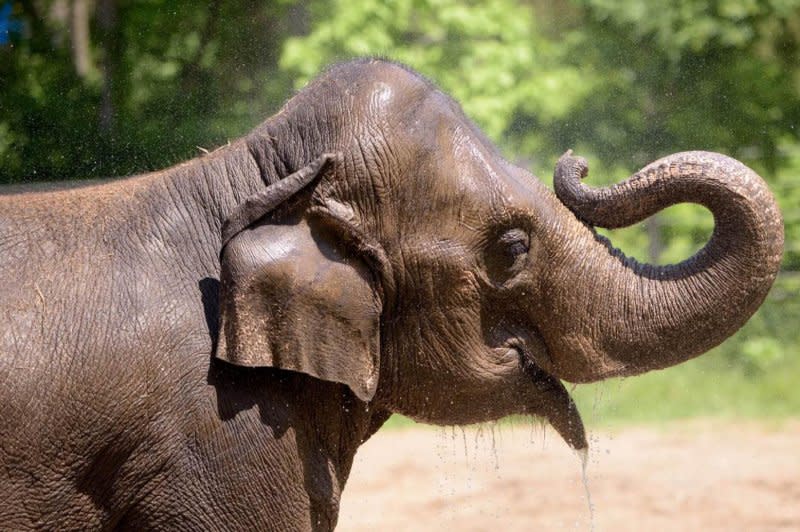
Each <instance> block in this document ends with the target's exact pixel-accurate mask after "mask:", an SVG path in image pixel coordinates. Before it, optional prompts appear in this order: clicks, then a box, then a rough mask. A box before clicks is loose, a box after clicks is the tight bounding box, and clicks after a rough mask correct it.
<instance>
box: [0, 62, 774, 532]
mask: <svg viewBox="0 0 800 532" xmlns="http://www.w3.org/2000/svg"><path fill="white" fill-rule="evenodd" d="M676 160H677V161H678V162H674V161H676ZM698 160H699V161H700V162H699V163H697V161H698ZM687 161H688V162H687ZM695 163H697V164H695ZM582 164H583V163H582V162H581V161H579V160H577V159H574V158H570V156H567V157H566V158H562V160H561V162H560V163H559V168H558V169H557V175H556V177H557V187H556V189H557V192H558V193H559V197H561V198H562V201H564V202H565V203H562V201H559V199H558V198H556V197H555V196H554V195H553V194H552V193H551V192H549V191H548V190H547V189H546V188H545V187H543V186H542V185H541V184H540V183H539V182H538V181H536V180H535V179H534V178H533V177H532V176H530V174H528V173H527V172H525V171H524V170H521V169H518V168H516V167H513V166H512V165H510V164H509V163H507V162H506V161H504V160H502V158H501V157H500V156H499V154H498V153H497V151H496V150H495V149H494V148H493V147H492V146H491V144H490V143H489V142H488V141H487V140H486V139H485V138H484V137H483V136H482V134H481V133H480V131H478V130H477V128H475V126H474V125H472V124H471V123H470V122H469V121H468V120H467V119H466V118H465V117H464V116H463V113H461V111H460V109H459V108H458V106H457V104H455V103H454V102H453V101H452V100H450V99H449V98H447V97H446V96H445V95H443V94H442V93H441V92H439V91H438V90H436V89H435V87H433V86H432V85H431V84H430V83H429V82H427V81H426V80H424V79H423V78H421V77H420V76H418V75H417V74H415V73H413V72H411V71H409V70H408V69H406V68H404V67H401V66H398V65H395V64H392V63H388V62H384V61H373V60H367V61H357V62H353V63H349V64H346V65H341V66H339V67H336V68H334V69H332V70H331V71H329V72H328V73H326V74H324V75H323V76H321V77H320V78H319V79H318V80H317V81H315V82H314V83H312V84H311V85H310V86H309V87H308V88H306V89H304V90H303V91H301V92H300V93H299V94H298V95H297V96H296V97H295V98H293V99H292V100H291V101H290V102H289V103H287V105H286V106H285V107H284V109H283V110H282V111H281V112H280V113H278V114H277V115H276V116H274V117H272V118H271V119H269V120H268V121H267V122H265V123H264V124H262V126H260V127H259V128H256V129H255V130H254V131H253V132H252V133H251V134H249V135H248V136H246V137H244V138H243V139H240V140H238V141H236V142H233V143H231V144H229V145H228V146H225V147H222V148H220V149H219V150H216V151H214V152H212V153H211V154H209V155H207V156H204V157H201V158H198V159H195V160H192V161H189V162H187V163H184V164H181V165H178V166H176V167H173V168H170V169H167V170H163V171H161V172H156V173H152V174H146V175H142V176H136V177H133V178H128V179H124V180H117V181H112V182H110V183H106V184H101V185H95V186H87V187H80V188H75V189H70V190H63V191H57V192H45V193H26V194H12V195H5V196H0V279H2V284H0V313H2V315H3V319H4V327H3V329H2V332H1V333H0V334H1V335H2V336H0V383H2V386H1V387H0V419H1V420H2V421H3V422H2V424H0V463H2V465H3V468H2V470H0V487H1V488H2V492H3V493H4V497H3V500H2V501H0V523H3V527H7V528H10V529H15V530H24V529H33V528H43V529H56V528H57V529H60V530H67V529H87V528H95V529H111V528H119V529H177V530H201V529H202V530H211V529H231V530H234V529H235V530H241V529H269V530H312V529H313V530H328V529H332V528H333V527H334V526H335V524H336V518H337V513H338V501H339V495H340V493H341V490H342V488H343V487H344V484H345V482H346V480H347V476H348V473H349V470H350V467H351V464H352V460H353V457H354V455H355V452H356V450H357V448H358V446H359V445H360V444H361V443H362V442H363V441H365V440H366V439H367V438H369V437H370V435H371V434H373V433H374V432H375V431H376V430H378V428H380V426H381V425H382V424H383V422H384V421H385V420H386V419H387V418H388V416H389V415H390V414H391V413H393V412H397V413H402V414H405V415H409V416H411V417H414V418H415V419H418V420H421V421H425V422H430V423H437V424H460V423H472V422H479V421H484V420H489V419H497V418H499V417H502V416H505V415H509V414H526V415H538V416H542V417H544V418H546V419H547V420H548V421H549V422H550V423H551V424H552V425H553V426H554V428H555V429H556V430H557V431H558V432H559V433H560V434H561V435H562V436H563V437H564V439H565V440H566V441H567V443H568V444H570V445H571V446H572V447H574V448H583V447H585V446H586V440H585V435H584V432H583V426H582V423H581V420H580V416H579V415H578V413H577V409H576V408H575V405H574V403H573V402H572V400H571V399H570V397H569V395H568V393H567V391H566V389H565V388H564V386H563V385H562V384H561V382H560V380H559V377H563V378H567V379H568V380H572V381H575V382H584V381H590V380H596V379H599V378H603V377H607V376H610V375H626V374H631V375H632V374H636V373H641V372H643V371H647V370H649V369H655V368H659V367H664V366H666V365H671V364H675V363H678V362H680V361H681V360H684V359H686V358H689V357H691V356H695V355H697V354H699V353H700V352H702V351H703V350H706V349H708V348H709V347H711V346H712V345H715V344H716V343H719V342H721V341H722V340H723V339H724V338H725V337H726V336H727V335H729V334H731V333H732V332H733V330H735V329H736V328H738V326H740V325H741V324H742V323H744V321H745V320H746V319H747V318H748V317H749V315H750V314H751V313H752V312H753V311H754V310H755V309H756V308H757V306H758V305H759V304H760V303H761V301H762V300H763V297H764V296H765V294H766V291H767V290H768V289H769V286H770V285H771V283H772V280H773V279H774V277H775V274H776V272H777V268H778V263H779V260H780V254H781V249H782V226H781V222H780V215H779V213H778V212H777V208H776V207H775V203H774V199H773V198H772V197H771V195H770V194H769V192H768V191H767V190H766V188H765V187H764V186H763V183H762V182H761V181H760V179H759V178H758V177H757V176H755V174H752V172H750V171H749V170H748V169H746V168H745V167H744V166H743V165H740V164H739V163H736V162H735V161H732V160H731V159H727V158H723V157H722V156H717V155H713V154H712V155H708V154H706V155H702V154H701V155H692V154H690V155H686V156H684V159H680V158H679V159H669V160H666V162H665V163H663V164H661V166H656V167H654V169H651V170H649V171H648V172H649V173H648V172H645V173H644V174H642V176H643V177H641V178H637V177H636V176H634V178H633V181H634V185H633V189H634V192H635V193H638V192H637V191H639V192H641V191H642V190H644V188H643V187H649V188H647V190H650V189H652V190H653V191H654V192H653V193H654V194H655V197H657V198H660V199H658V201H654V202H653V204H652V205H651V204H649V203H648V202H647V200H642V201H644V205H645V206H644V207H643V208H641V209H638V210H637V209H633V211H635V212H633V213H630V212H629V213H628V217H627V218H626V219H624V220H623V222H624V223H623V224H625V223H633V222H632V221H631V220H634V219H638V218H641V217H642V216H646V215H649V214H652V212H654V211H656V210H658V209H660V208H663V207H664V206H666V205H668V204H671V203H670V202H672V203H674V202H676V201H699V202H701V203H703V204H705V205H707V206H708V207H709V208H710V209H711V210H712V212H714V213H715V216H716V217H717V225H718V230H717V231H716V232H715V238H716V240H713V239H712V243H713V245H712V244H709V246H708V247H707V251H706V252H705V253H706V255H702V253H701V256H700V257H699V258H694V259H692V260H693V261H694V262H692V261H691V260H690V261H687V263H686V264H684V265H679V267H678V268H677V269H668V268H666V269H661V270H659V269H657V268H655V267H650V269H646V268H645V267H644V266H642V265H635V264H631V263H630V261H628V260H627V259H625V258H624V257H622V256H621V255H620V254H619V253H617V252H616V251H615V250H613V248H611V247H610V246H608V244H607V242H604V241H603V240H602V239H600V237H598V236H597V235H596V234H595V233H594V231H593V230H592V227H591V226H590V225H589V224H588V223H587V222H585V221H583V220H588V219H589V218H591V217H595V218H600V219H599V220H595V219H594V218H593V219H592V221H591V223H592V224H597V225H602V215H601V214H602V213H601V214H598V211H597V209H596V208H595V206H594V204H592V203H591V201H595V200H596V198H594V199H592V198H589V199H586V197H587V196H586V194H587V193H586V191H585V190H583V189H580V187H576V186H574V180H575V179H577V178H579V177H582V176H583V175H585V173H586V172H585V168H583V167H582V166H581V165H582ZM692 165H694V166H692ZM704 165H705V166H704ZM687 168H688V170H687ZM722 171H729V172H728V173H730V174H731V175H733V176H734V177H735V178H736V179H738V180H739V181H736V180H734V181H733V182H732V183H733V184H730V183H728V182H725V183H723V184H722V185H719V186H717V188H714V187H713V186H712V187H711V188H710V189H708V190H710V191H708V190H706V188H704V187H706V184H707V182H708V181H709V179H706V178H705V177H704V176H706V175H707V174H708V175H711V176H712V178H713V179H711V181H713V182H716V181H714V180H718V175H717V174H719V173H720V172H722ZM692 172H694V173H692ZM690 174H691V176H695V177H692V178H691V179H694V181H692V180H691V179H690V180H689V181H690V182H689V186H688V187H684V188H685V189H686V190H688V192H686V193H685V194H684V193H681V194H677V195H675V194H673V195H670V192H669V191H670V190H672V189H674V188H676V187H677V188H680V187H681V185H680V184H678V185H674V186H673V183H675V182H676V180H677V181H680V178H681V176H683V175H690ZM698 176H699V177H698ZM559 179H560V180H561V181H560V184H559V181H558V180H559ZM648 179H649V180H650V181H652V182H653V183H654V184H647V183H649V181H647V180H648ZM687 179H688V178H687ZM569 180H573V181H569ZM565 183H566V185H565ZM637 183H639V185H637ZM642 183H645V184H644V185H642ZM665 183H666V184H665ZM698 183H700V184H698ZM740 184H743V185H741V186H740ZM745 185H746V186H745ZM581 186H582V185H581ZM637 187H638V188H637ZM670 187H672V188H670ZM717 189H720V190H722V192H721V193H717V192H716V190H717ZM565 190H566V192H565ZM680 190H684V189H682V188H680ZM730 190H732V191H733V193H732V194H730V195H729V196H730V197H728V196H726V195H725V194H728V191H730ZM665 191H666V192H665ZM693 194H694V195H693ZM720 194H722V195H721V196H720ZM620 195H621V196H626V195H630V193H629V192H626V191H623V192H621V193H617V195H616V196H613V195H612V196H613V197H612V200H613V198H616V197H617V196H620ZM662 196H663V197H662ZM667 196H668V197H667ZM644 197H645V198H647V197H649V196H647V195H646V194H645V196H644ZM720 198H722V199H720ZM601 199H602V198H601ZM623 199H624V198H623ZM590 200H591V201H590ZM597 201H599V200H597ZM730 205H733V206H734V207H736V206H744V207H742V208H739V209H737V208H728V206H730ZM745 207H747V208H745ZM625 212H628V211H625ZM720 213H721V214H720ZM637 217H638V218H637ZM623 218H624V216H623ZM720 228H721V229H720ZM731 228H733V229H731ZM714 242H715V243H714ZM715 246H716V247H715ZM576 254H577V255H578V256H579V258H578V259H575V255H576ZM696 266H697V268H701V269H702V271H701V272H700V273H698V272H697V271H695V269H696V268H695V267H696ZM642 268H644V269H645V270H644V271H643V270H642ZM717 270H719V272H718V271H717ZM614 272H617V273H614ZM625 272H629V273H625ZM612 274H613V275H619V276H620V277H621V278H622V277H624V276H625V275H628V277H624V278H625V279H626V280H625V282H624V284H623V285H620V286H619V287H617V288H612V285H611V282H612V279H611V278H610V276H611V275H612ZM595 277H596V278H599V279H600V280H601V282H600V286H599V287H597V286H595V285H592V286H590V285H589V284H588V283H589V282H590V281H591V279H593V278H595ZM645 281H646V282H648V283H649V284H648V285H646V288H644V289H642V288H639V287H638V285H636V284H635V283H639V282H645ZM559 283H560V284H559ZM659 283H661V284H659ZM669 283H672V284H675V285H678V286H677V289H678V290H683V291H684V293H686V294H688V295H687V296H686V302H684V300H682V299H680V298H678V296H677V295H674V296H667V295H664V294H662V293H661V292H658V291H656V290H655V288H652V286H655V285H658V286H665V285H666V284H669ZM702 283H705V284H702ZM565 286H566V287H567V288H565ZM643 286H645V285H643ZM626 287H627V288H626ZM623 288H625V289H623ZM717 288H719V289H722V290H723V292H722V296H720V297H717V298H716V299H715V298H714V297H713V295H714V290H715V289H717ZM595 293H596V294H600V296H599V299H597V300H595V299H592V294H595ZM637 293H644V294H645V295H646V294H648V293H652V297H653V298H655V300H656V303H657V304H645V303H646V300H645V302H642V301H639V300H636V299H632V298H634V296H635V294H637ZM704 298H705V299H704ZM672 299H676V300H679V301H678V302H677V303H674V305H673V306H674V309H673V307H670V306H669V304H670V302H671V300H672ZM617 300H618V301H617ZM615 302H617V303H619V304H620V305H622V307H620V308H623V309H624V312H623V311H622V310H620V308H617V307H614V306H613V304H614V303H615ZM728 304H730V307H731V308H728V306H727V305H728ZM720 305H722V306H720ZM584 307H585V308H587V309H589V310H590V313H589V314H585V315H584V314H580V311H581V309H582V308H584ZM659 307H661V308H660V309H659ZM720 308H725V309H726V310H725V311H724V312H723V313H722V314H720V312H719V309H720ZM659 312H666V313H667V315H666V317H659V316H661V314H659ZM692 313H694V314H692ZM684 315H685V316H686V319H687V320H690V321H691V323H693V324H694V325H691V326H690V327H689V328H688V329H687V328H686V327H687V325H686V324H685V323H684V322H682V321H681V317H682V316H684ZM720 315H721V316H722V319H723V325H724V327H721V330H720V331H718V332H714V334H709V333H708V330H710V329H713V328H720V318H718V316H720ZM715 316H717V317H716V318H715ZM631 321H632V322H635V323H634V325H633V326H632V328H631V329H630V330H627V331H628V332H626V333H625V334H622V335H619V334H618V335H616V336H609V334H612V332H611V331H616V330H617V329H618V328H619V327H623V326H625V324H626V322H631ZM703 327H706V329H704V328H703ZM682 330H683V331H688V333H686V332H684V334H681V331H682ZM686 337H690V338H696V339H697V341H696V342H695V343H691V342H689V341H688V340H687V338H686ZM688 344H692V345H688ZM653 346H658V347H657V348H654V347H653ZM672 347H674V349H673V348H672ZM654 357H660V358H657V359H656V358H654Z"/></svg>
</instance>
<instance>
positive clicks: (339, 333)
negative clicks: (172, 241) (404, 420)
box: [216, 156, 382, 401]
mask: <svg viewBox="0 0 800 532" xmlns="http://www.w3.org/2000/svg"><path fill="white" fill-rule="evenodd" d="M331 160H332V156H324V157H322V158H320V159H317V160H316V161H314V162H313V163H311V164H310V165H309V166H307V167H305V168H303V169H302V170H300V171H299V172H297V173H295V174H292V175H291V176H289V177H287V178H284V179H283V180H281V181H279V182H277V183H275V184H273V185H271V186H270V187H268V188H267V189H266V190H265V191H264V192H262V193H260V194H258V195H256V196H254V197H252V198H249V199H248V200H247V201H246V202H245V203H244V204H242V206H240V208H239V209H237V211H236V212H235V213H234V214H233V215H232V216H231V217H230V218H229V220H228V221H227V222H226V224H225V225H224V226H223V248H222V252H221V263H222V269H221V273H220V284H221V288H220V290H221V292H220V335H219V341H218V344H217V349H216V356H217V358H220V359H223V360H226V361H228V362H230V363H233V364H237V365H241V366H259V367H274V368H281V369H285V370H290V371H297V372H302V373H305V374H307V375H311V376H313V377H317V378H319V379H323V380H326V381H333V382H340V383H343V384H346V385H347V386H348V387H349V388H350V389H351V390H352V391H353V392H354V393H355V395H356V396H357V397H358V398H359V399H361V400H363V401H369V400H371V399H372V397H373V396H374V394H375V389H376V387H377V383H378V371H379V360H380V358H379V357H380V353H379V347H380V338H379V331H380V314H381V306H382V305H381V301H380V296H379V294H378V292H377V291H376V290H375V287H374V279H373V273H372V271H371V270H370V268H369V267H368V266H367V264H366V263H365V262H364V260H362V258H361V257H360V253H359V252H358V251H357V249H358V246H357V245H356V246H354V245H353V242H352V235H354V234H358V231H357V230H356V228H350V229H349V230H348V229H347V228H346V226H342V218H341V217H340V216H336V214H335V213H333V214H332V217H325V216H319V214H325V213H322V212H320V209H322V210H325V209H326V208H327V207H325V204H324V202H323V203H321V204H320V205H318V206H316V207H315V211H316V214H313V215H310V214H309V212H308V211H304V212H295V213H290V214H288V215H286V216H285V217H283V219H282V220H280V221H272V220H269V219H268V218H269V217H267V216H266V215H267V214H268V213H269V212H270V211H272V210H273V209H275V208H276V207H278V206H279V205H280V204H281V203H283V202H285V201H287V200H289V199H290V198H291V197H292V196H294V195H296V194H297V193H298V192H299V191H300V190H302V189H303V188H304V187H305V186H306V185H308V184H309V183H311V182H312V181H314V180H315V179H316V178H317V177H318V176H319V175H320V174H321V173H322V172H323V171H324V170H325V169H326V168H327V167H329V163H330V162H331ZM330 166H332V165H330ZM328 205H329V206H330V205H335V206H338V207H340V208H341V207H342V205H341V204H340V203H336V202H333V203H331V202H328ZM297 210H301V209H297ZM334 210H335V209H334ZM330 219H336V220H337V223H330ZM344 223H345V224H350V223H353V221H352V220H351V221H349V222H348V221H345V222H344ZM343 229H344V232H345V233H346V234H342V231H343Z"/></svg>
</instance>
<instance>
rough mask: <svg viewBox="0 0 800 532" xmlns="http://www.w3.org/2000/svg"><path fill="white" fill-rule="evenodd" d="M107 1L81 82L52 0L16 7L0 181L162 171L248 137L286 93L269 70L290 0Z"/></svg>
mask: <svg viewBox="0 0 800 532" xmlns="http://www.w3.org/2000/svg"><path fill="white" fill-rule="evenodd" d="M99 3H100V2H98V4H99ZM107 3H110V4H112V5H113V8H114V10H115V16H114V17H113V20H112V22H113V23H112V24H111V26H110V28H108V29H102V28H100V27H99V20H98V19H99V14H98V13H95V14H94V19H93V21H92V22H93V23H94V24H93V26H92V32H91V37H92V39H91V43H90V50H89V52H90V59H91V61H92V63H93V68H92V70H91V71H90V72H89V73H88V74H87V75H86V76H80V75H79V74H78V73H77V72H76V68H75V66H74V64H73V59H72V57H71V54H70V35H69V32H67V29H66V27H65V22H64V21H63V20H60V19H58V18H57V17H53V16H51V15H48V14H49V13H52V12H53V9H54V6H53V2H19V3H17V2H15V3H14V4H15V10H14V13H15V16H17V17H19V18H20V19H21V20H22V21H23V22H24V23H25V25H26V31H25V32H24V33H23V36H21V37H18V36H12V37H13V40H12V44H11V45H10V46H4V47H0V80H2V82H1V83H0V109H2V114H0V182H6V183H10V182H19V181H31V180H56V179H81V178H87V177H102V176H109V175H116V174H127V173H132V172H137V171H144V170H149V169H156V168H161V167H163V166H166V165H168V164H172V163H175V162H178V161H180V160H182V159H185V158H188V157H191V156H193V155H196V154H197V153H198V149H197V146H201V147H208V146H211V147H213V146H215V145H219V144H223V143H225V142H227V140H228V139H231V138H235V137H236V136H239V135H241V134H243V133H245V132H247V131H248V130H249V129H250V128H252V127H253V126H254V125H255V124H257V123H258V122H259V121H261V120H263V119H264V118H265V117H266V116H268V115H269V114H270V113H271V112H273V111H274V110H275V109H276V108H277V107H278V106H279V105H280V104H281V101H282V100H283V99H284V98H285V96H286V94H287V92H288V90H289V87H290V86H291V82H290V79H289V78H288V77H287V76H285V75H284V74H282V73H281V72H280V71H279V69H278V67H277V61H278V57H277V54H278V51H279V50H280V46H281V43H282V42H283V40H284V39H285V37H286V36H287V35H288V34H289V33H290V32H291V31H292V30H293V29H294V28H292V27H291V20H290V19H291V17H290V14H291V13H290V11H289V6H288V5H287V3H286V2H277V3H266V4H262V5H260V6H258V7H256V6H254V5H253V4H252V3H251V2H247V1H234V2H221V1H212V2H210V3H208V4H203V5H202V6H201V5H200V4H198V3H196V2H189V1H186V0H170V1H167V0H148V1H146V2H139V1H136V2H134V1H131V0H128V1H125V0H118V1H110V2H107ZM23 7H24V9H23ZM104 98H106V101H105V103H104ZM104 105H107V106H108V109H110V111H111V114H110V116H108V117H107V120H105V122H104V119H103V116H102V115H103V113H104V112H105V111H104V107H103V106H104Z"/></svg>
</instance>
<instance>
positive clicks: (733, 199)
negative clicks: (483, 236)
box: [541, 152, 783, 382]
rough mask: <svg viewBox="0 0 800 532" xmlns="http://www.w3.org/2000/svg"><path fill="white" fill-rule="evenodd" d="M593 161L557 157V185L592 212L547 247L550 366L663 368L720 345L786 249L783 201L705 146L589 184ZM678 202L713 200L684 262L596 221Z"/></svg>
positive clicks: (598, 370) (628, 371)
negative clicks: (621, 240) (639, 256)
mask: <svg viewBox="0 0 800 532" xmlns="http://www.w3.org/2000/svg"><path fill="white" fill-rule="evenodd" d="M587 172H588V167H587V165H586V162H585V161H584V160H583V159H582V158H578V157H573V156H572V154H571V153H570V152H567V154H565V155H564V156H563V157H562V158H561V159H560V160H559V162H558V164H557V166H556V171H555V189H556V194H557V196H558V198H559V199H560V200H561V202H562V203H563V204H564V205H565V206H567V207H568V208H569V209H570V210H571V211H572V212H573V213H574V214H575V215H576V216H577V217H578V218H579V219H580V220H582V221H583V222H585V224H567V225H568V227H570V229H568V231H567V233H568V234H567V236H566V238H564V237H562V238H561V239H560V240H559V241H560V242H561V244H560V248H559V249H551V250H550V252H551V253H554V254H555V256H558V257H561V258H562V260H563V262H562V264H563V267H561V268H556V270H558V271H557V272H555V273H552V274H551V275H549V276H548V277H547V278H546V279H544V280H543V286H542V289H543V291H544V293H545V295H546V296H548V295H549V296H550V297H546V298H545V299H546V300H547V301H548V302H551V303H552V304H551V305H550V307H549V309H548V311H547V312H546V313H543V314H545V315H544V316H543V317H542V319H543V321H544V322H545V323H544V325H543V331H542V332H543V335H544V337H545V341H546V342H547V343H548V350H549V356H550V360H546V361H541V362H542V365H543V366H544V367H545V369H549V370H550V371H552V372H553V373H554V374H555V375H558V376H560V377H562V378H565V379H567V380H571V381H575V382H586V381H591V380H596V379H599V378H604V377H608V376H614V375H634V374H638V373H643V372H645V371H649V370H652V369H658V368H664V367H667V366H671V365H674V364H678V363H680V362H683V361H685V360H688V359H690V358H692V357H694V356H697V355H699V354H701V353H703V352H705V351H707V350H708V349H710V348H712V347H714V346H716V345H718V344H719V343H721V342H722V341H723V340H724V339H725V338H727V337H728V336H730V335H731V334H733V333H734V332H735V331H736V330H737V329H739V327H741V326H742V325H743V324H744V323H745V322H746V321H747V319H748V318H749V317H750V316H751V315H752V314H753V313H754V312H755V311H756V309H757V308H758V307H759V305H760V304H761V303H762V302H763V300H764V297H765V296H766V294H767V292H768V291H769V288H770V286H771V285H772V282H773V281H774V279H775V276H776V275H777V273H778V269H779V266H780V260H781V255H782V250H783V224H782V221H781V216H780V212H779V211H778V207H777V205H776V203H775V199H774V197H773V196H772V194H771V193H770V192H769V190H768V189H767V186H766V184H765V183H764V181H763V180H762V179H761V178H760V177H759V176H758V175H757V174H755V173H754V172H753V171H752V170H750V169H749V168H747V167H746V166H744V165H743V164H741V163H739V162H738V161H736V160H734V159H731V158H729V157H726V156H724V155H720V154H715V153H708V152H685V153H679V154H675V155H671V156H669V157H665V158H663V159H661V160H659V161H656V162H654V163H652V164H650V165H649V166H647V167H646V168H644V169H642V170H641V171H640V172H638V173H636V174H635V175H633V176H631V177H630V178H629V179H627V180H625V181H624V182H622V183H619V184H616V185H614V186H611V187H607V188H591V187H587V186H586V185H584V184H582V183H581V182H580V179H581V178H582V177H585V176H586V174H587ZM682 202H691V203H698V204H700V205H703V206H705V207H706V208H708V209H709V210H710V211H711V212H712V214H713V215H714V222H715V227H714V232H713V234H712V237H711V239H710V240H709V242H708V243H707V244H706V246H705V247H704V248H703V249H701V250H700V251H699V252H698V253H696V254H695V255H694V256H692V257H690V258H689V259H687V260H685V261H683V262H681V263H679V264H674V265H668V266H655V265H650V264H640V263H638V262H636V261H635V260H633V259H630V258H628V257H626V256H624V255H623V254H622V253H621V252H620V251H619V250H617V249H615V248H613V247H612V246H611V244H610V242H609V241H608V240H607V239H605V238H603V237H601V236H599V235H597V234H596V233H595V232H594V231H593V230H592V229H591V227H589V226H599V227H606V228H617V227H624V226H629V225H632V224H635V223H638V222H640V221H642V220H644V219H645V218H647V217H649V216H651V215H653V214H655V213H656V212H658V211H659V210H661V209H664V208H666V207H668V206H670V205H674V204H676V203H682ZM562 223H563V222H562ZM561 230H562V231H563V225H562V227H561ZM548 331H549V334H548Z"/></svg>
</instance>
